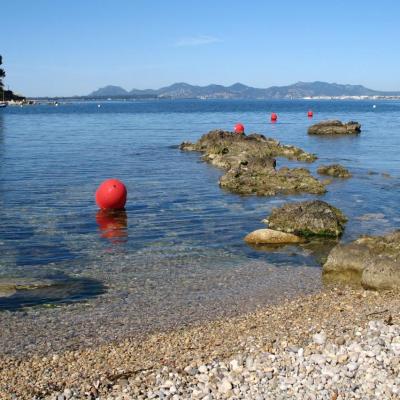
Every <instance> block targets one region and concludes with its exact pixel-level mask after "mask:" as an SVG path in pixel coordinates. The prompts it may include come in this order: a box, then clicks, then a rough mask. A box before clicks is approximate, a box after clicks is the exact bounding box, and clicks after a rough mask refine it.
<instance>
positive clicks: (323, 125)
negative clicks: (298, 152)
mask: <svg viewBox="0 0 400 400" xmlns="http://www.w3.org/2000/svg"><path fill="white" fill-rule="evenodd" d="M360 132H361V125H360V124H359V123H358V122H354V121H349V122H347V123H343V122H341V121H338V120H329V121H322V122H319V123H318V124H315V125H311V126H310V127H309V128H308V134H309V135H354V134H356V135H357V134H359V133H360Z"/></svg>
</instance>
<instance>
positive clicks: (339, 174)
mask: <svg viewBox="0 0 400 400" xmlns="http://www.w3.org/2000/svg"><path fill="white" fill-rule="evenodd" d="M317 172H318V173H319V174H321V175H329V176H333V177H335V178H350V177H351V174H350V172H349V170H348V169H346V168H344V167H342V166H341V165H339V164H332V165H321V166H320V167H319V168H318V169H317Z"/></svg>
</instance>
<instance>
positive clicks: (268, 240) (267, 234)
mask: <svg viewBox="0 0 400 400" xmlns="http://www.w3.org/2000/svg"><path fill="white" fill-rule="evenodd" d="M244 241H245V242H246V243H252V244H285V243H301V242H303V241H304V240H303V239H302V238H301V237H299V236H296V235H293V234H292V233H286V232H281V231H275V230H273V229H257V230H256V231H253V232H251V233H249V234H248V235H247V236H246V237H245V238H244Z"/></svg>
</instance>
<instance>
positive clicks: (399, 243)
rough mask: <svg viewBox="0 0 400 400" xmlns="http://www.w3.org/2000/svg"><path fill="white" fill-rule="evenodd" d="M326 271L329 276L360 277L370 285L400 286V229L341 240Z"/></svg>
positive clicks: (366, 286)
mask: <svg viewBox="0 0 400 400" xmlns="http://www.w3.org/2000/svg"><path fill="white" fill-rule="evenodd" d="M323 272H324V275H325V277H328V278H334V279H341V280H345V281H347V280H356V281H358V282H361V284H362V285H363V286H364V287H365V288H369V289H378V290H382V289H393V288H400V231H395V232H392V233H389V234H387V235H385V236H363V237H361V238H359V239H357V240H355V241H354V242H351V243H348V244H338V245H337V246H335V247H334V248H333V249H332V250H331V252H330V253H329V256H328V259H327V261H326V263H325V264H324V266H323Z"/></svg>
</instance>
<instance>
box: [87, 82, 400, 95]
mask: <svg viewBox="0 0 400 400" xmlns="http://www.w3.org/2000/svg"><path fill="white" fill-rule="evenodd" d="M374 95H376V96H379V95H382V96H384V95H393V96H396V95H400V92H382V91H377V90H372V89H368V88H366V87H364V86H362V85H342V84H338V83H327V82H318V81H317V82H297V83H294V84H292V85H288V86H271V87H269V88H266V89H260V88H253V87H251V86H246V85H243V84H242V83H235V84H233V85H231V86H222V85H208V86H195V85H190V84H188V83H184V82H179V83H174V84H173V85H170V86H166V87H162V88H160V89H157V90H154V89H146V90H140V89H132V90H131V91H130V92H128V91H127V90H125V89H123V88H122V87H119V86H105V87H103V88H101V89H98V90H96V91H94V92H93V93H91V94H90V95H89V96H88V97H124V98H129V97H141V96H145V97H157V98H165V97H167V98H174V99H185V98H213V99H221V98H223V99H285V98H295V99H296V98H303V97H317V96H318V97H320V96H328V97H331V96H332V97H336V96H374Z"/></svg>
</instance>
